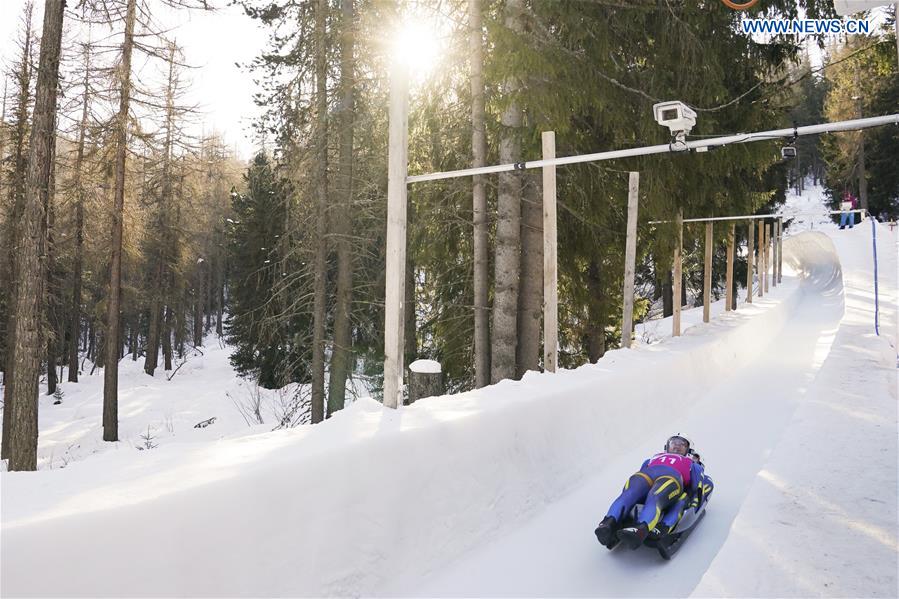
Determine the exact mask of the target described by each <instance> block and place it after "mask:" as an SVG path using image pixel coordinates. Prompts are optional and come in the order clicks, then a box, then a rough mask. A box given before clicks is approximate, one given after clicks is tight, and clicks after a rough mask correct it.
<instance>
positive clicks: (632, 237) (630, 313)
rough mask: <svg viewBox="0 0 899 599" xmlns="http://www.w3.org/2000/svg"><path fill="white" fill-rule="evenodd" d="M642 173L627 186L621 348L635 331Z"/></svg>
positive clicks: (632, 174) (631, 175)
mask: <svg viewBox="0 0 899 599" xmlns="http://www.w3.org/2000/svg"><path fill="white" fill-rule="evenodd" d="M639 192H640V173H637V172H633V171H632V172H631V173H630V178H629V180H628V186H627V240H626V242H625V250H624V292H623V298H624V307H623V310H624V313H623V314H622V315H621V316H622V318H621V346H622V347H630V346H631V336H632V333H633V330H634V271H635V269H636V260H637V216H638V205H637V204H638V199H639Z"/></svg>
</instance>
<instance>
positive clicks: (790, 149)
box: [780, 146, 798, 160]
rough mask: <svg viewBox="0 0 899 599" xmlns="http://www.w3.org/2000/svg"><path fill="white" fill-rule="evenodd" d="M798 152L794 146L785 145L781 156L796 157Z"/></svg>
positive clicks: (786, 157) (784, 157)
mask: <svg viewBox="0 0 899 599" xmlns="http://www.w3.org/2000/svg"><path fill="white" fill-rule="evenodd" d="M797 154H798V152H797V151H796V148H795V147H794V146H784V147H782V148H781V149H780V157H781V158H783V159H784V160H790V159H792V158H796V155H797Z"/></svg>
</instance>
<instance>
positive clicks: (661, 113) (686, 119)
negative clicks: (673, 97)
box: [652, 101, 696, 135]
mask: <svg viewBox="0 0 899 599" xmlns="http://www.w3.org/2000/svg"><path fill="white" fill-rule="evenodd" d="M652 114H653V116H654V117H655V119H656V122H657V123H658V124H660V125H662V126H663V127H668V129H670V130H671V134H672V135H677V134H679V133H684V134H686V133H689V132H690V130H691V129H692V128H693V125H695V124H696V112H694V111H693V109H692V108H690V107H689V106H687V105H686V104H684V103H683V102H678V101H673V102H659V103H658V104H655V105H653V107H652Z"/></svg>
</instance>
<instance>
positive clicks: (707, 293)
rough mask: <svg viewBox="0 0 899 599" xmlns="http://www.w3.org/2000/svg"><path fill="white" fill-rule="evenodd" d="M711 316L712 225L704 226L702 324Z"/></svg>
mask: <svg viewBox="0 0 899 599" xmlns="http://www.w3.org/2000/svg"><path fill="white" fill-rule="evenodd" d="M711 316H712V223H710V222H709V223H706V224H705V272H704V273H703V276H702V322H708V321H709V320H710V319H711Z"/></svg>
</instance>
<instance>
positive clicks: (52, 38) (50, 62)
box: [9, 0, 65, 471]
mask: <svg viewBox="0 0 899 599" xmlns="http://www.w3.org/2000/svg"><path fill="white" fill-rule="evenodd" d="M64 17H65V0H46V2H45V4H44V27H43V30H42V37H41V53H40V59H39V63H38V64H39V67H38V75H37V91H36V95H35V104H34V117H33V124H32V130H31V141H30V144H29V155H28V174H27V179H26V183H25V210H24V211H23V213H22V222H21V224H20V229H21V233H20V237H19V239H20V241H21V243H20V244H19V245H18V248H17V251H16V273H17V275H18V285H17V286H16V329H15V345H14V349H13V363H14V367H13V377H14V380H13V393H14V396H13V401H12V406H11V408H12V409H11V414H10V417H11V418H12V423H11V426H10V433H11V438H10V444H9V470H10V471H18V470H35V469H36V468H37V435H38V430H37V398H38V376H39V374H40V360H41V314H40V309H41V298H42V297H43V293H44V290H43V283H44V272H43V267H44V266H45V265H42V264H41V256H42V255H43V252H44V241H45V240H44V238H43V236H44V222H43V221H44V219H45V218H46V213H45V206H46V204H47V201H46V198H47V194H48V193H49V187H50V169H51V159H52V154H53V152H52V145H53V140H54V138H55V130H54V126H55V124H56V119H55V117H56V91H57V88H58V86H59V54H60V45H61V41H62V23H63V19H64Z"/></svg>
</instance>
